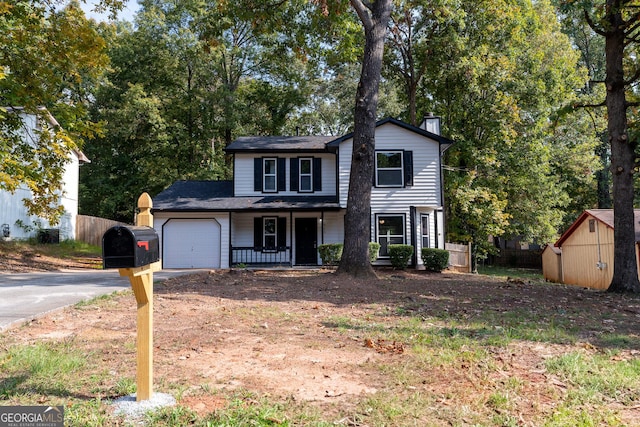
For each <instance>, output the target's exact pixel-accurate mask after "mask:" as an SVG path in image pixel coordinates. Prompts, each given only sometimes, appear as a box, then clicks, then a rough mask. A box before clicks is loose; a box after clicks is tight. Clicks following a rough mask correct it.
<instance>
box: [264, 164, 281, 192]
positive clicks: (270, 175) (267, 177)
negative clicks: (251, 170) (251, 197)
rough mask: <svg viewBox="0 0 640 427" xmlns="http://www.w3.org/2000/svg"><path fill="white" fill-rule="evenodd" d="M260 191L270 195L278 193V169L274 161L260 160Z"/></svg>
mask: <svg viewBox="0 0 640 427" xmlns="http://www.w3.org/2000/svg"><path fill="white" fill-rule="evenodd" d="M262 162H263V163H262V170H263V179H262V186H263V187H262V191H264V192H265V193H272V192H276V191H278V187H277V183H278V169H277V166H276V159H262Z"/></svg>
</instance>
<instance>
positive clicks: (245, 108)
mask: <svg viewBox="0 0 640 427" xmlns="http://www.w3.org/2000/svg"><path fill="white" fill-rule="evenodd" d="M308 6H309V5H308V3H307V2H286V3H283V4H280V5H279V6H269V7H268V6H267V5H266V4H263V3H261V2H257V3H256V2H252V1H244V0H243V1H237V2H225V3H220V4H218V3H201V2H192V1H183V2H178V3H176V2H172V1H166V0H161V1H144V2H142V3H141V9H140V12H139V13H138V15H137V17H136V27H135V28H132V27H131V26H126V25H120V26H119V27H117V28H116V29H115V30H114V29H109V30H105V32H104V36H105V37H106V38H108V40H109V55H110V57H111V61H112V71H111V72H110V73H109V74H108V75H107V78H108V84H104V85H102V86H101V87H100V91H99V92H98V93H97V96H96V102H95V106H94V108H93V110H92V112H93V118H94V120H95V121H102V122H105V123H106V127H107V132H105V133H104V135H103V136H102V137H101V138H100V140H99V141H97V143H96V144H92V145H91V146H90V147H87V155H88V156H89V157H90V158H91V159H92V161H93V164H92V165H91V166H92V167H91V168H86V169H83V170H82V171H81V173H82V175H81V189H80V193H81V194H80V201H81V203H80V206H81V211H82V213H84V214H88V215H95V216H102V217H107V218H111V219H117V220H122V221H125V222H130V221H131V220H132V219H133V214H134V212H133V208H134V206H135V201H136V199H137V197H138V196H139V195H140V193H141V192H143V191H147V192H149V193H150V194H151V195H152V196H154V195H155V194H157V193H158V192H160V191H162V190H163V189H164V188H166V187H167V186H168V185H170V184H171V183H173V182H174V181H176V180H187V179H188V180H209V179H230V178H231V173H232V168H231V166H230V164H228V163H227V162H228V160H229V158H228V157H226V156H225V153H224V151H223V149H224V147H225V146H226V145H228V144H229V143H230V142H231V141H233V140H234V139H235V138H236V137H237V136H241V135H279V134H283V132H284V128H285V126H286V125H287V123H288V120H289V117H290V116H291V114H292V112H293V111H294V110H295V109H297V108H299V107H301V106H302V105H303V104H304V102H305V100H306V98H307V95H308V93H309V89H308V86H309V82H310V81H314V78H315V74H316V67H315V64H317V62H315V61H307V59H308V57H307V53H306V51H305V49H304V46H298V45H297V44H296V42H294V41H293V40H292V39H296V38H297V36H298V35H299V34H298V33H296V32H295V31H293V29H295V28H293V29H292V27H291V23H293V22H299V20H297V19H296V17H297V16H298V14H299V13H301V11H302V10H304V9H305V8H306V7H308ZM299 24H300V25H301V26H304V24H303V23H302V22H299ZM305 37H306V36H305ZM305 39H306V40H309V42H310V43H311V40H312V38H308V37H306V38H305ZM314 43H315V42H314ZM287 46H297V47H296V48H295V49H294V48H289V47H287Z"/></svg>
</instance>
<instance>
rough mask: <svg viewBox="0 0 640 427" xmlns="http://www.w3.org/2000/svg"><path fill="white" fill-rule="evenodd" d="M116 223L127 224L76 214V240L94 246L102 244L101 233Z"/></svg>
mask: <svg viewBox="0 0 640 427" xmlns="http://www.w3.org/2000/svg"><path fill="white" fill-rule="evenodd" d="M116 225H127V224H125V223H123V222H118V221H112V220H110V219H104V218H98V217H95V216H88V215H78V216H77V217H76V240H78V241H80V242H85V243H89V244H90V245H94V246H102V235H103V234H104V232H105V231H107V230H108V229H109V228H111V227H113V226H116Z"/></svg>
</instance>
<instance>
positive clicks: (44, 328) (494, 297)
mask: <svg viewBox="0 0 640 427" xmlns="http://www.w3.org/2000/svg"><path fill="white" fill-rule="evenodd" d="M305 274H306V275H304V276H303V275H302V273H301V275H300V276H297V277H296V276H295V275H292V274H290V273H287V274H286V275H285V274H280V273H271V274H258V273H250V272H242V273H238V272H234V273H223V272H219V273H206V274H200V275H192V276H187V277H182V278H175V279H171V280H169V281H166V282H164V283H162V284H158V285H157V286H156V289H155V300H154V305H155V310H154V317H155V319H156V320H155V324H154V325H155V329H156V338H155V341H154V347H155V354H154V357H155V364H154V366H155V370H154V371H155V373H154V376H155V390H156V391H158V392H168V393H171V394H172V395H173V396H174V397H176V399H177V401H178V404H177V406H175V407H171V408H164V409H161V410H158V411H155V412H151V413H148V414H147V415H146V416H145V418H144V419H143V420H128V419H124V418H122V417H119V416H115V415H114V414H113V413H112V411H111V407H110V403H111V401H112V400H113V399H115V398H117V397H120V396H123V395H127V394H130V393H132V392H134V391H135V388H136V383H135V339H134V336H135V307H136V305H135V299H134V298H133V295H132V294H131V292H126V293H120V294H113V295H110V296H109V297H107V298H97V299H94V300H93V301H91V302H89V303H83V304H82V305H78V306H76V307H74V308H70V309H68V310H66V311H65V312H64V313H58V314H55V315H52V316H49V317H47V318H43V319H40V320H38V321H37V322H33V323H31V324H30V325H28V326H24V327H21V328H15V329H13V330H10V331H7V332H5V333H3V334H2V335H0V342H1V343H2V344H1V347H0V393H1V394H0V396H1V399H2V401H3V404H4V403H5V402H6V404H21V405H27V404H47V405H48V404H52V405H53V404H62V405H65V421H66V422H67V425H70V426H134V425H139V424H140V423H142V424H143V425H148V426H158V427H165V426H166V427H169V426H187V425H190V426H318V427H325V426H336V425H337V426H349V425H352V426H356V425H361V426H365V425H366V426H441V425H452V426H467V425H477V426H639V425H640V405H639V404H638V402H640V391H639V390H640V339H639V336H638V331H637V322H638V319H639V318H640V298H638V297H637V296H621V295H617V294H615V295H614V294H607V293H599V292H594V291H589V290H585V289H582V288H577V287H576V288H572V287H567V286H559V285H550V284H545V283H537V282H536V283H512V282H508V281H506V280H504V279H496V278H487V277H481V276H477V275H457V274H448V275H447V274H442V275H439V274H426V273H424V274H422V275H420V274H410V273H402V274H399V273H397V272H394V273H393V274H390V275H389V276H388V277H383V278H381V279H380V280H377V281H366V282H359V281H345V280H344V278H340V277H339V276H336V275H334V274H332V273H325V274H324V275H323V274H318V273H315V274H311V273H308V272H307V273H305ZM350 382H352V383H355V384H356V385H357V387H355V388H354V389H353V390H355V391H353V390H351V389H347V388H346V384H348V383H350ZM291 383H295V384H294V385H293V386H292V385H291ZM321 387H322V388H321ZM330 387H331V388H330ZM358 387H362V388H365V387H366V388H369V389H370V391H368V392H360V388H358ZM317 389H320V390H321V391H322V393H321V394H320V395H319V397H315V398H313V399H308V398H305V397H304V396H305V392H309V391H314V390H317Z"/></svg>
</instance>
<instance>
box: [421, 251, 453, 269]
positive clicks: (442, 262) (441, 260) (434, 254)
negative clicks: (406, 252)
mask: <svg viewBox="0 0 640 427" xmlns="http://www.w3.org/2000/svg"><path fill="white" fill-rule="evenodd" d="M420 257H421V258H422V263H423V264H424V266H425V268H426V269H427V270H429V271H437V272H440V271H442V270H444V269H445V268H447V267H448V266H449V251H446V250H444V249H436V248H422V250H421V252H420Z"/></svg>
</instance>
